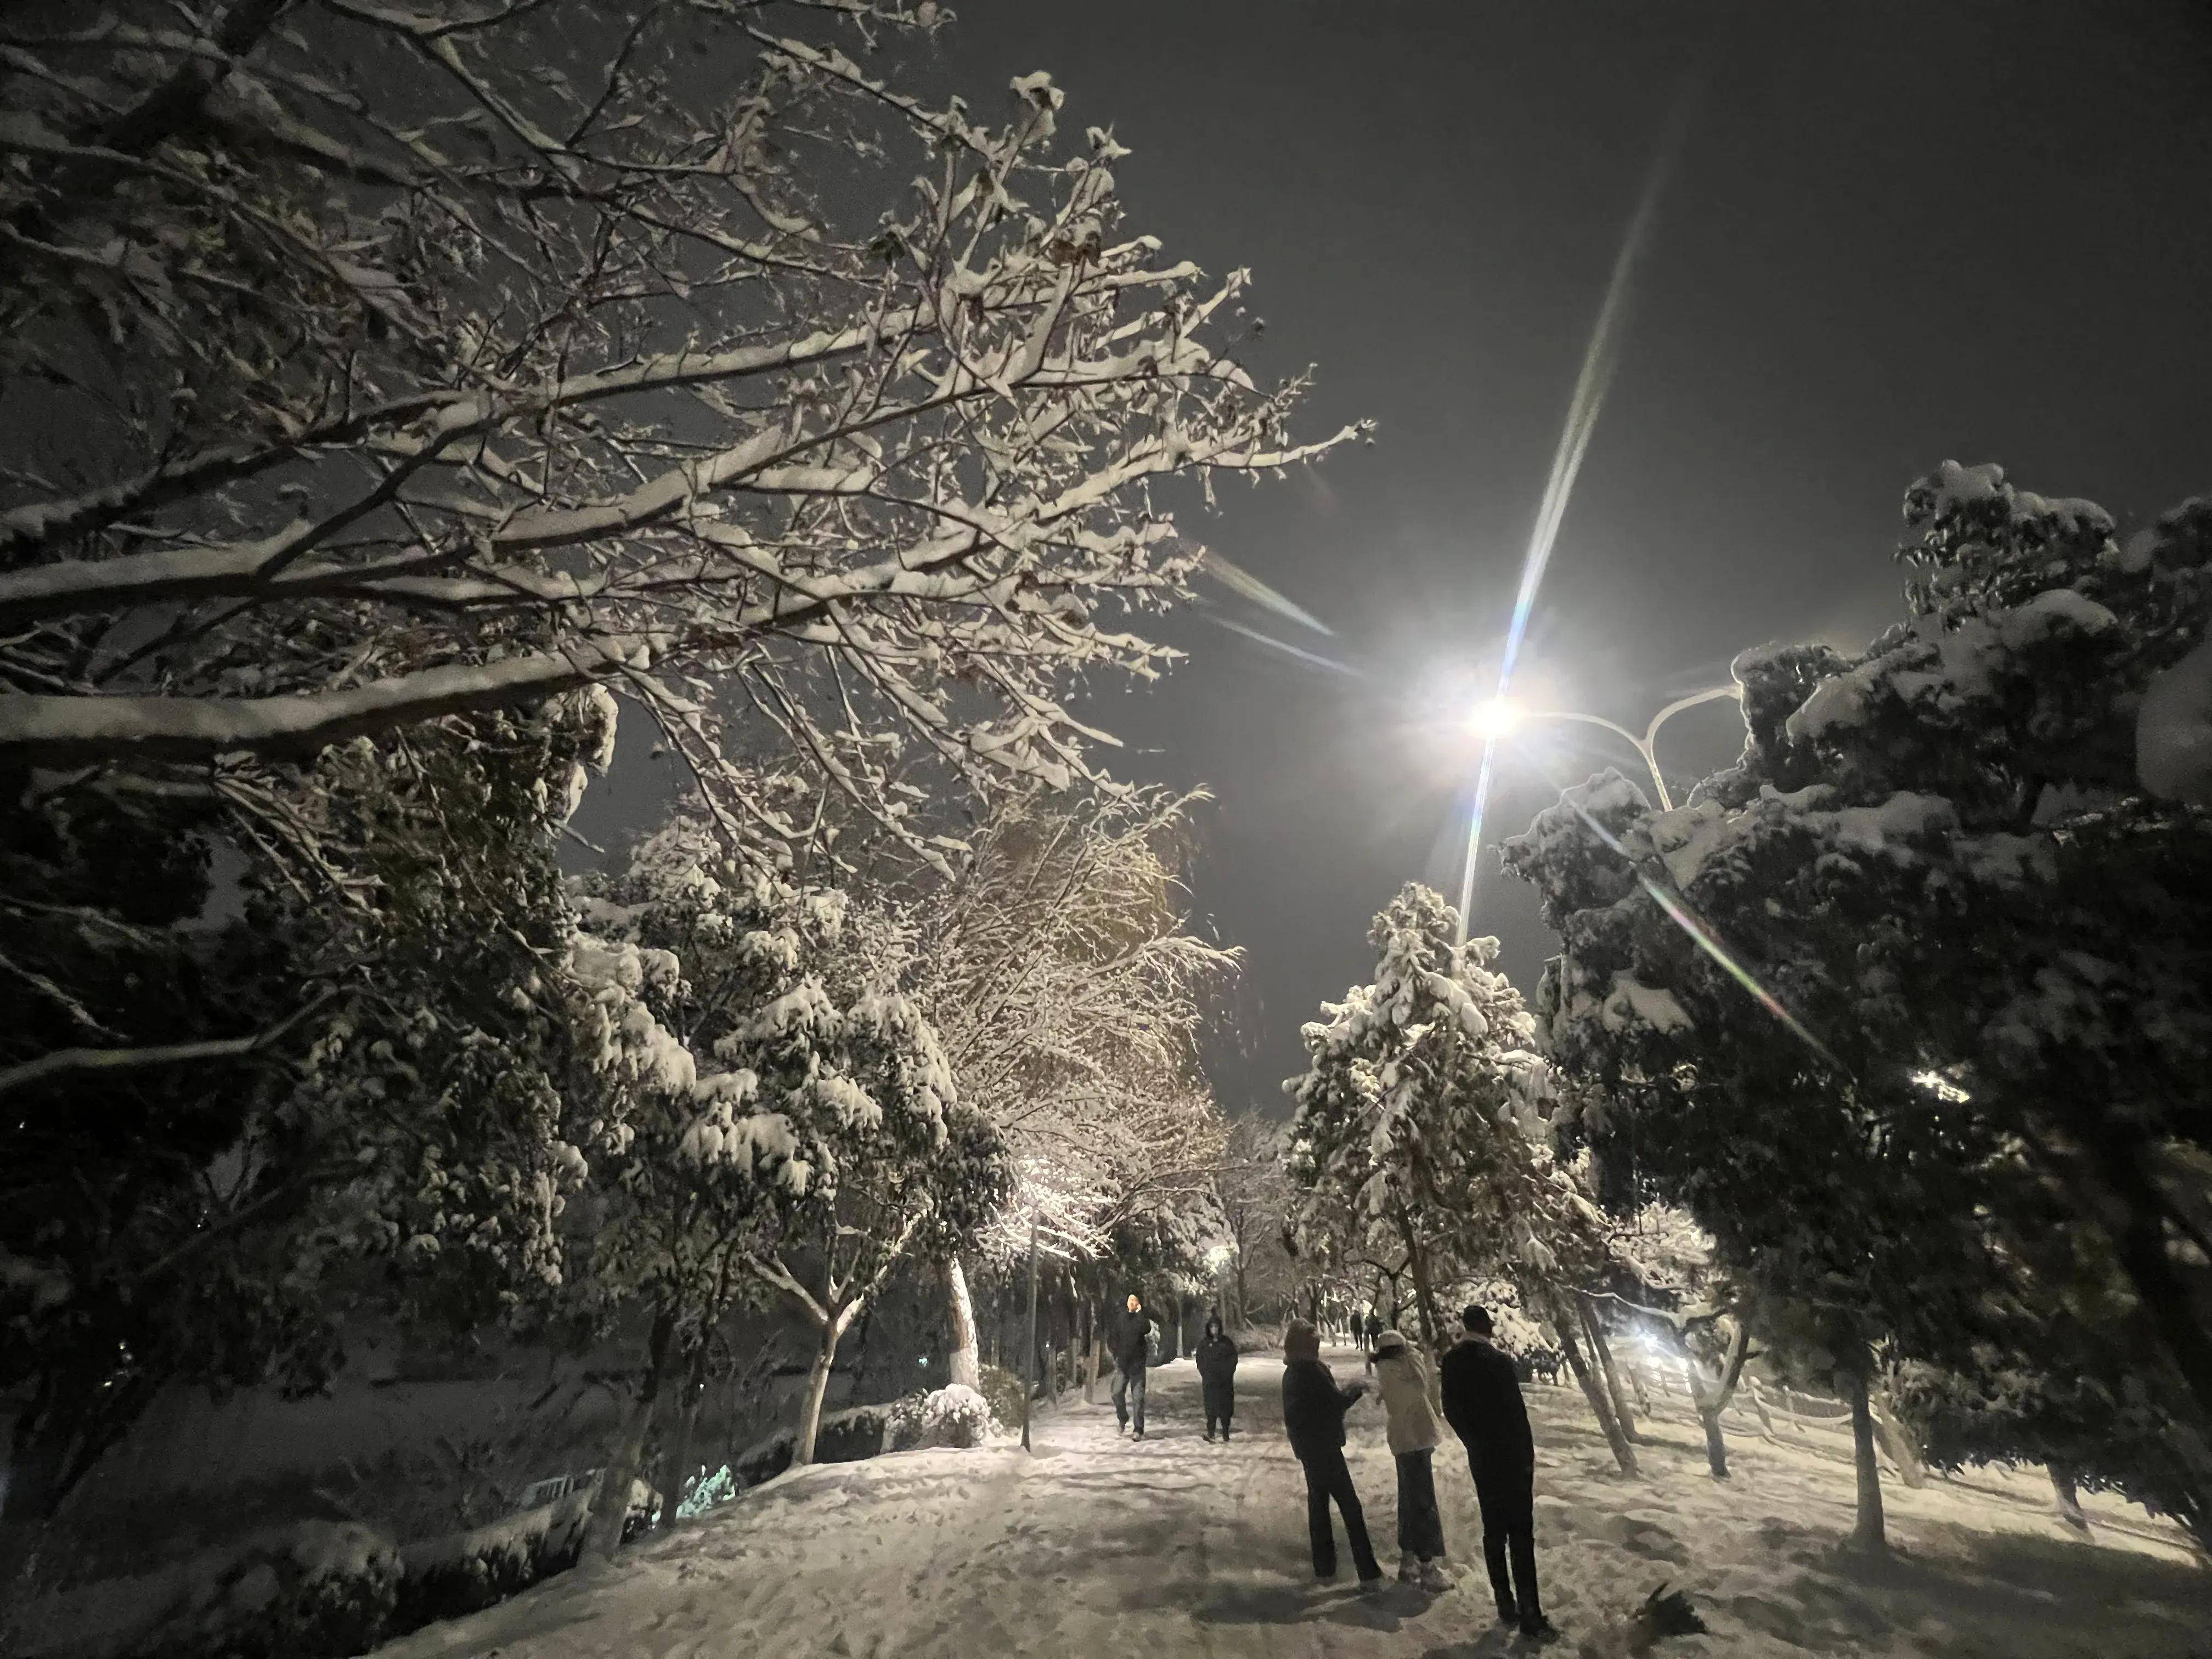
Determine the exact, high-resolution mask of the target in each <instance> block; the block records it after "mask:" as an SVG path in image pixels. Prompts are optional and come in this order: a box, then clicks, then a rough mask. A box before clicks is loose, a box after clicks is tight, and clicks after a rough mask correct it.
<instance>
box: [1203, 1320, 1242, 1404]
mask: <svg viewBox="0 0 2212 1659" xmlns="http://www.w3.org/2000/svg"><path fill="white" fill-rule="evenodd" d="M1198 1380H1199V1381H1200V1383H1204V1384H1205V1385H1206V1393H1207V1394H1208V1395H1212V1394H1213V1393H1214V1392H1215V1391H1216V1390H1218V1391H1219V1392H1221V1393H1223V1394H1226V1393H1228V1392H1229V1390H1230V1389H1231V1388H1233V1387H1234V1386H1235V1385H1236V1382H1237V1345H1236V1344H1235V1343H1234V1342H1231V1340H1229V1339H1228V1338H1227V1337H1225V1336H1224V1335H1223V1334H1221V1333H1220V1332H1218V1331H1212V1332H1209V1333H1207V1334H1206V1340H1204V1341H1202V1342H1200V1344H1199V1345H1198Z"/></svg>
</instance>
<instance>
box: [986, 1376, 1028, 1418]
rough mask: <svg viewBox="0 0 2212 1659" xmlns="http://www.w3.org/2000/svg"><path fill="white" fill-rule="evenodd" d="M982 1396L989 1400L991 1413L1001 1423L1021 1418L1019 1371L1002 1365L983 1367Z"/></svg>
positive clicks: (1020, 1381)
mask: <svg viewBox="0 0 2212 1659" xmlns="http://www.w3.org/2000/svg"><path fill="white" fill-rule="evenodd" d="M983 1398H984V1399H985V1400H986V1401H988V1402H989V1405H990V1407H991V1415H992V1416H994V1417H995V1418H997V1419H999V1421H1000V1422H1001V1423H1018V1422H1020V1421H1021V1420H1022V1376H1021V1373H1020V1372H1019V1371H1014V1370H1007V1369H1006V1367H1005V1366H1004V1365H986V1366H984V1367H983Z"/></svg>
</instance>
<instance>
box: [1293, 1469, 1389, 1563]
mask: <svg viewBox="0 0 2212 1659" xmlns="http://www.w3.org/2000/svg"><path fill="white" fill-rule="evenodd" d="M1298 1462H1299V1464H1300V1466H1301V1467H1303V1468H1304V1470H1305V1472H1306V1531H1307V1532H1308V1533H1309V1534H1310V1535H1311V1538H1312V1541H1313V1570H1314V1573H1315V1575H1316V1577H1322V1578H1334V1577H1335V1576H1336V1533H1335V1530H1334V1528H1333V1527H1331V1525H1330V1524H1329V1515H1328V1506H1329V1504H1332V1503H1334V1504H1335V1505H1336V1507H1337V1509H1338V1510H1339V1511H1340V1513H1341V1514H1342V1515H1343V1516H1344V1535H1345V1537H1346V1538H1347V1539H1348V1540H1350V1541H1351V1544H1352V1566H1353V1567H1354V1568H1355V1569H1357V1570H1358V1573H1359V1577H1360V1580H1361V1582H1362V1583H1364V1582H1366V1581H1367V1580H1368V1579H1370V1578H1380V1577H1382V1576H1383V1569H1382V1568H1381V1567H1379V1566H1377V1565H1376V1562H1375V1547H1374V1546H1373V1545H1372V1544H1370V1543H1369V1542H1368V1541H1367V1515H1366V1512H1365V1511H1364V1510H1362V1509H1361V1508H1360V1507H1359V1493H1358V1491H1357V1489H1355V1488H1354V1487H1353V1486H1352V1470H1351V1468H1349V1467H1348V1466H1346V1463H1345V1461H1344V1452H1343V1450H1342V1449H1341V1448H1332V1449H1329V1450H1328V1451H1326V1452H1316V1453H1315V1454H1314V1455H1312V1456H1310V1457H1301V1458H1300V1459H1299V1460H1298Z"/></svg>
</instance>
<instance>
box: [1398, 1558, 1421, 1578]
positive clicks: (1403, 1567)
mask: <svg viewBox="0 0 2212 1659" xmlns="http://www.w3.org/2000/svg"><path fill="white" fill-rule="evenodd" d="M1420 1576H1421V1564H1420V1561H1419V1559H1418V1558H1416V1557H1415V1555H1414V1554H1413V1551H1411V1550H1407V1551H1405V1552H1404V1553H1401V1555H1400V1556H1399V1557H1398V1582H1399V1583H1401V1584H1410V1583H1414V1582H1415V1581H1416V1580H1418V1579H1419V1577H1420Z"/></svg>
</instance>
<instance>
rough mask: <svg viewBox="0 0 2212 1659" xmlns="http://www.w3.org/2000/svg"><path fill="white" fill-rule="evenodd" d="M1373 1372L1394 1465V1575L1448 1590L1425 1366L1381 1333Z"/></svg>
mask: <svg viewBox="0 0 2212 1659" xmlns="http://www.w3.org/2000/svg"><path fill="white" fill-rule="evenodd" d="M1375 1370H1376V1375H1377V1376H1379V1377H1380V1379H1381V1392H1382V1395H1383V1411H1384V1412H1385V1413H1388V1414H1389V1442H1390V1455H1391V1456H1393V1457H1394V1458H1395V1459H1396V1460H1397V1462H1398V1577H1399V1578H1400V1579H1401V1580H1402V1581H1403V1582H1405V1583H1408V1584H1419V1586H1420V1587H1421V1588H1422V1589H1425V1590H1448V1589H1450V1588H1451V1580H1450V1578H1449V1577H1447V1576H1446V1574H1445V1572H1444V1522H1443V1516H1441V1515H1440V1514H1438V1513H1437V1475H1436V1469H1435V1467H1434V1465H1433V1462H1432V1460H1433V1458H1434V1456H1435V1454H1436V1449H1437V1443H1438V1442H1439V1441H1441V1440H1442V1439H1443V1431H1442V1430H1441V1429H1440V1428H1439V1427H1438V1426H1437V1413H1436V1411H1435V1409H1434V1407H1431V1405H1430V1403H1429V1368H1428V1366H1427V1365H1426V1364H1424V1363H1423V1361H1422V1359H1421V1357H1420V1355H1419V1354H1417V1353H1415V1352H1413V1349H1412V1348H1411V1347H1409V1346H1407V1342H1406V1339H1405V1338H1404V1336H1402V1335H1401V1334H1399V1333H1398V1332H1396V1331H1393V1330H1386V1331H1384V1332H1383V1334H1381V1335H1380V1336H1378V1337H1376V1339H1375Z"/></svg>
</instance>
